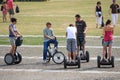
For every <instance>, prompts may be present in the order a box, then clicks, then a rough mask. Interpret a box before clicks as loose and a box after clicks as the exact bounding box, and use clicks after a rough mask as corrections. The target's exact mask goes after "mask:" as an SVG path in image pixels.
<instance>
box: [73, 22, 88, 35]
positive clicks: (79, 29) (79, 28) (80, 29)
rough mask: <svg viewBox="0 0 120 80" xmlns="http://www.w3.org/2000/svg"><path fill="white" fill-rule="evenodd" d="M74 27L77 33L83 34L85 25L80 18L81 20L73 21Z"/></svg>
mask: <svg viewBox="0 0 120 80" xmlns="http://www.w3.org/2000/svg"><path fill="white" fill-rule="evenodd" d="M75 25H76V28H77V34H78V35H79V34H83V33H84V31H85V29H86V27H87V25H86V22H85V21H83V20H81V21H76V22H75Z"/></svg>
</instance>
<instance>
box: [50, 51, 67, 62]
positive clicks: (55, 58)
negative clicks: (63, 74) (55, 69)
mask: <svg viewBox="0 0 120 80" xmlns="http://www.w3.org/2000/svg"><path fill="white" fill-rule="evenodd" d="M64 58H65V56H64V54H63V53H62V52H60V51H57V52H55V53H54V54H53V56H52V59H53V62H54V63H56V64H62V63H63V62H64Z"/></svg>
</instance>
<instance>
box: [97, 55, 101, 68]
mask: <svg viewBox="0 0 120 80" xmlns="http://www.w3.org/2000/svg"><path fill="white" fill-rule="evenodd" d="M100 61H101V57H100V56H98V57H97V67H98V68H100Z"/></svg>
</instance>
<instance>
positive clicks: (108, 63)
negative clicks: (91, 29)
mask: <svg viewBox="0 0 120 80" xmlns="http://www.w3.org/2000/svg"><path fill="white" fill-rule="evenodd" d="M103 42H104V39H102V44H103ZM107 53H108V51H107V49H106V54H105V59H107V57H108V55H107ZM101 65H112V67H114V56H111V59H110V61H106V62H102V61H101V56H98V57H97V67H98V68H100V67H101Z"/></svg>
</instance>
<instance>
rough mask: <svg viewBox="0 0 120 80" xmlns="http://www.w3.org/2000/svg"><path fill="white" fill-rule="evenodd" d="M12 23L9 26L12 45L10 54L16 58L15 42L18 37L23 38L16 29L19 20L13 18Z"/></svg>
mask: <svg viewBox="0 0 120 80" xmlns="http://www.w3.org/2000/svg"><path fill="white" fill-rule="evenodd" d="M11 22H12V23H11V24H10V25H9V40H10V44H11V49H10V53H11V54H12V56H14V51H15V48H16V45H15V41H16V38H17V37H19V36H21V34H20V33H19V32H18V30H17V28H16V23H17V19H16V18H11Z"/></svg>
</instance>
